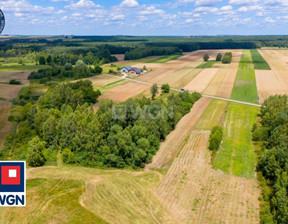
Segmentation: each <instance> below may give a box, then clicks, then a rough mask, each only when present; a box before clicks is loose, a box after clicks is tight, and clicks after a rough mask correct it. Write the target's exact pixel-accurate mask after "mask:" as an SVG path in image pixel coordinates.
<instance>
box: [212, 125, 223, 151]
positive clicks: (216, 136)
mask: <svg viewBox="0 0 288 224" xmlns="http://www.w3.org/2000/svg"><path fill="white" fill-rule="evenodd" d="M222 137H223V130H222V128H221V127H219V126H215V127H213V128H212V130H211V134H210V137H209V146H208V148H209V149H210V150H212V151H215V150H218V149H219V147H220V144H221V141H222Z"/></svg>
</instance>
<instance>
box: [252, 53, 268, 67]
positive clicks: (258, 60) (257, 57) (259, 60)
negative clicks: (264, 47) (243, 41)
mask: <svg viewBox="0 0 288 224" xmlns="http://www.w3.org/2000/svg"><path fill="white" fill-rule="evenodd" d="M250 53H251V56H252V60H253V63H254V69H255V70H256V69H257V70H271V68H270V66H269V65H268V63H267V62H266V61H265V59H264V58H263V57H262V55H261V54H260V53H259V52H258V50H257V49H251V50H250Z"/></svg>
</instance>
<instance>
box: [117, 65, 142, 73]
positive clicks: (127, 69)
mask: <svg viewBox="0 0 288 224" xmlns="http://www.w3.org/2000/svg"><path fill="white" fill-rule="evenodd" d="M120 72H121V73H122V74H126V73H130V74H131V75H141V74H142V73H143V70H142V69H140V68H136V67H132V66H130V65H128V66H125V67H123V68H121V69H120Z"/></svg>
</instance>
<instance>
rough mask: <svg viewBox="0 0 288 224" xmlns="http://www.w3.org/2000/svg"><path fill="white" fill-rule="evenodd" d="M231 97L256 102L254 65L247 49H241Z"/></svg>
mask: <svg viewBox="0 0 288 224" xmlns="http://www.w3.org/2000/svg"><path fill="white" fill-rule="evenodd" d="M231 99H233V100H239V101H244V102H249V103H258V93H257V86H256V78H255V71H254V65H253V61H252V57H251V53H250V51H249V50H243V53H242V57H241V61H240V64H239V69H238V72H237V76H236V80H235V82H234V87H233V91H232V94H231Z"/></svg>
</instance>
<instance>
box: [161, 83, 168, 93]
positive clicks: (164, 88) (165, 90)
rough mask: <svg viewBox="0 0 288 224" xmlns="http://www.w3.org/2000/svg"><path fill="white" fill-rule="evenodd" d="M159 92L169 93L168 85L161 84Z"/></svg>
mask: <svg viewBox="0 0 288 224" xmlns="http://www.w3.org/2000/svg"><path fill="white" fill-rule="evenodd" d="M161 90H162V92H163V93H169V92H170V86H169V84H163V85H162V86H161Z"/></svg>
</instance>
